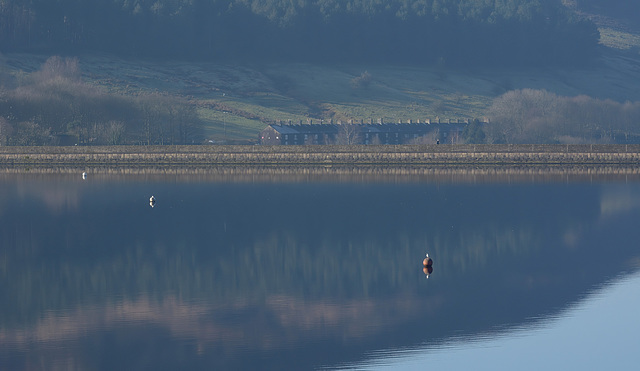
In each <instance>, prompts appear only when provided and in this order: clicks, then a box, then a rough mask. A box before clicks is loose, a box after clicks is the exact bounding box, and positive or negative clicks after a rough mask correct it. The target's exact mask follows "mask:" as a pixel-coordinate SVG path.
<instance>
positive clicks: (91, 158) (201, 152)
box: [0, 145, 640, 168]
mask: <svg viewBox="0 0 640 371" xmlns="http://www.w3.org/2000/svg"><path fill="white" fill-rule="evenodd" d="M638 164H640V145H400V146H109V147H106V146H101V147H98V146H96V147H92V146H86V147H0V166H1V167H3V168H15V167H29V168H40V167H52V166H53V167H65V166H66V167H96V166H99V167H128V166H133V167H144V166H155V167H157V166H164V167H173V166H187V167H207V166H245V165H246V166H269V167H271V166H418V167H419V166H464V165H466V166H469V165H471V166H501V165H507V166H539V165H543V166H574V165H592V166H599V165H605V166H616V165H621V166H627V167H628V166H635V165H638Z"/></svg>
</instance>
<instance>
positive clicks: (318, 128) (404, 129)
mask: <svg viewBox="0 0 640 371" xmlns="http://www.w3.org/2000/svg"><path fill="white" fill-rule="evenodd" d="M343 125H350V124H343ZM353 125H356V126H358V127H360V130H362V132H364V133H407V134H412V133H425V132H429V131H431V130H433V129H436V128H438V129H447V130H459V131H462V130H463V129H464V127H465V126H466V123H433V124H426V123H423V124H418V123H412V124H409V123H406V124H353ZM340 126H341V125H340V124H316V125H314V124H302V125H278V124H271V125H269V126H268V128H272V129H273V130H275V131H276V132H278V133H280V134H335V133H338V132H339V130H340Z"/></svg>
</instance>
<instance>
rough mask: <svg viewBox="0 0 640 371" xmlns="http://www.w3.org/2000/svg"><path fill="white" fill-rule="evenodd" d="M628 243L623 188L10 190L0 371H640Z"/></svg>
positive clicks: (1, 254) (638, 282)
mask: <svg viewBox="0 0 640 371" xmlns="http://www.w3.org/2000/svg"><path fill="white" fill-rule="evenodd" d="M151 195H154V196H155V197H156V199H157V202H156V204H155V206H154V207H151V206H150V204H149V201H148V200H149V197H150V196H151ZM639 241H640V182H637V181H630V180H625V179H616V180H597V179H596V180H594V179H581V180H576V181H561V180H557V179H556V180H555V181H549V180H541V179H538V178H537V177H531V178H530V179H519V180H518V181H506V180H505V179H504V178H496V179H493V180H492V179H490V178H488V179H487V178H484V181H482V182H474V181H456V180H454V179H452V180H446V179H442V178H438V179H432V180H430V179H429V178H428V177H427V178H421V179H420V180H417V181H416V180H414V181H411V180H409V181H399V180H398V179H397V178H394V177H388V178H384V177H382V178H375V180H371V179H369V180H360V181H358V180H357V178H356V179H354V178H349V179H348V180H340V179H338V178H335V177H333V178H327V179H323V178H322V177H316V178H313V179H312V180H304V179H302V180H301V179H296V180H295V181H294V180H292V179H291V178H282V179H279V178H278V177H275V178H273V179H265V178H258V179H252V178H251V177H242V178H239V179H238V178H232V179H227V180H224V179H222V180H221V179H220V178H209V177H207V176H183V175H172V176H147V175H135V174H134V175H118V176H115V175H100V174H89V175H88V177H87V179H86V180H83V179H82V177H81V175H80V174H67V175H64V174H62V175H56V174H49V175H38V174H21V175H16V174H3V175H0V303H1V304H0V370H41V369H42V370H76V369H77V370H124V369H129V370H179V369H180V370H227V369H228V370H240V369H251V370H310V369H329V370H332V369H371V370H374V369H375V370H378V369H387V370H406V369H415V370H418V369H420V370H422V369H425V368H432V369H434V368H435V369H447V370H468V369H472V368H474V369H477V368H478V367H479V366H481V365H483V366H489V365H491V369H514V370H515V369H517V370H534V369H535V370H539V369H598V368H605V367H606V368H610V369H619V370H624V369H634V367H635V366H636V363H637V360H638V358H637V354H638V351H637V348H638V344H640V321H638V319H637V313H639V311H640V274H639V273H638V272H639V267H640V248H639ZM426 253H429V255H430V256H431V257H432V258H433V259H434V265H433V271H432V272H431V274H430V275H429V277H428V278H427V276H426V275H425V272H424V271H423V266H422V259H423V258H424V256H425V254H426Z"/></svg>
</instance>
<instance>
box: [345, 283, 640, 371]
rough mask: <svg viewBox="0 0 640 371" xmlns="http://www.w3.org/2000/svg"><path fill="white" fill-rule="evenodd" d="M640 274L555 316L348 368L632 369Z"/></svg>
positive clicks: (638, 332)
mask: <svg viewBox="0 0 640 371" xmlns="http://www.w3.org/2000/svg"><path fill="white" fill-rule="evenodd" d="M639 308H640V275H639V274H638V273H635V274H634V275H632V276H630V277H624V278H620V279H617V280H614V281H613V282H611V283H609V284H606V285H604V287H601V288H598V289H596V290H595V292H593V293H592V294H590V295H588V296H587V297H585V298H584V299H582V300H580V301H579V302H578V303H576V304H575V305H572V306H570V307H569V308H567V309H566V310H564V311H562V312H561V313H559V314H558V315H556V316H550V317H548V318H540V319H538V321H536V322H534V323H533V324H530V325H527V326H522V327H516V328H513V329H510V330H507V331H504V332H501V333H496V334H492V335H491V336H477V337H474V338H471V339H468V338H462V339H456V338H455V337H453V338H452V339H451V340H449V341H447V342H446V343H445V344H441V345H438V346H435V347H429V346H425V347H424V348H420V347H418V348H417V349H412V350H402V351H395V350H390V351H381V352H378V353H374V354H372V357H371V358H372V359H368V360H367V361H365V362H362V363H357V364H354V365H347V366H344V369H358V370H424V369H425V367H428V368H430V369H436V370H469V369H471V368H473V369H501V370H596V369H616V370H632V369H635V367H637V362H638V344H640V320H638V311H637V310H638V309H639Z"/></svg>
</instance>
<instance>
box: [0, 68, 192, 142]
mask: <svg viewBox="0 0 640 371" xmlns="http://www.w3.org/2000/svg"><path fill="white" fill-rule="evenodd" d="M0 114H1V116H0V145H55V144H78V145H84V144H111V145H116V144H147V145H148V144H184V143H192V142H194V141H200V140H201V135H200V133H201V129H202V128H201V127H202V124H201V123H200V121H199V120H198V117H197V113H196V110H195V107H194V106H193V105H191V104H190V103H189V102H187V101H186V100H185V99H183V98H179V97H174V96H170V95H167V94H161V93H145V94H139V95H138V96H133V97H131V96H124V95H118V94H113V93H108V92H105V91H102V90H100V89H98V88H96V87H94V86H92V85H90V84H88V83H85V82H83V81H82V78H81V73H80V68H79V66H78V60H77V58H61V57H57V56H56V57H51V58H49V59H48V60H47V61H46V62H45V63H44V64H43V65H42V67H41V68H40V69H39V70H38V71H36V72H33V73H31V74H29V75H27V76H24V77H23V78H21V79H16V78H12V77H10V76H8V75H6V74H0Z"/></svg>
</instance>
